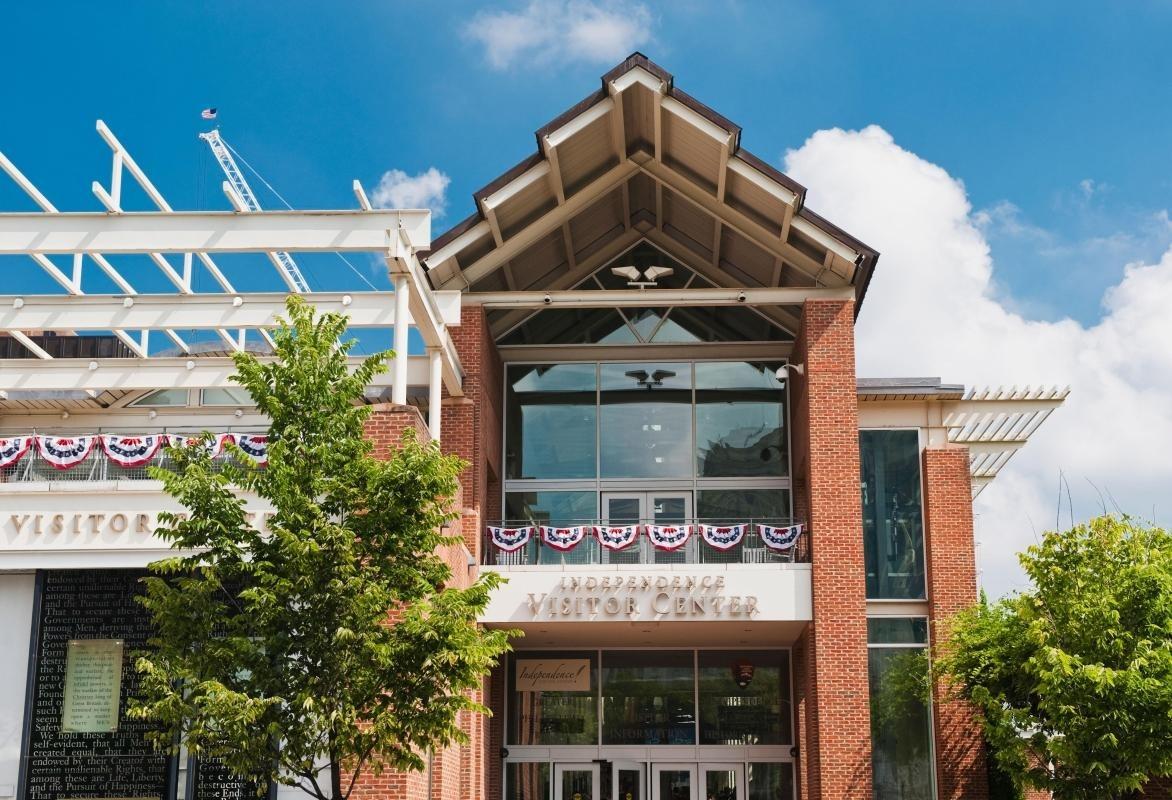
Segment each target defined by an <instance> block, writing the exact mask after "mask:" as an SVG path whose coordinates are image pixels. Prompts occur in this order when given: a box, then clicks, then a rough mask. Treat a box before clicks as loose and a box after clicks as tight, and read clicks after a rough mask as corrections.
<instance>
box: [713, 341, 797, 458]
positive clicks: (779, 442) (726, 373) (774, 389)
mask: <svg viewBox="0 0 1172 800" xmlns="http://www.w3.org/2000/svg"><path fill="white" fill-rule="evenodd" d="M777 366H778V365H777V364H751V363H748V362H743V361H742V362H716V363H697V364H696V459H697V463H696V474H697V476H699V477H702V478H729V477H782V476H784V475H787V474H788V473H789V464H788V461H789V455H788V446H787V442H786V435H785V408H784V405H783V401H784V399H785V392H784V390H783V387H782V384H781V383H780V382H779V381H778V380H777V376H776V374H775V371H776V369H777Z"/></svg>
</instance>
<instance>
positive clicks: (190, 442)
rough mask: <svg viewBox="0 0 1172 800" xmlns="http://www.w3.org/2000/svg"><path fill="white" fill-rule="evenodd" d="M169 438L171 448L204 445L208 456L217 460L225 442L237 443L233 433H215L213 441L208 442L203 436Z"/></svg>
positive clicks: (173, 436) (174, 436)
mask: <svg viewBox="0 0 1172 800" xmlns="http://www.w3.org/2000/svg"><path fill="white" fill-rule="evenodd" d="M168 438H169V439H170V442H171V447H196V446H198V445H203V447H204V449H206V450H207V452H208V456H209V457H211V458H215V457H216V456H218V455H219V454H220V451H221V450H223V449H224V442H233V441H236V436H235V434H231V433H213V434H212V437H211V439H209V440H206V441H205V440H204V438H203V435H202V434H196V435H193V436H180V435H176V434H171V435H170V436H169V437H168Z"/></svg>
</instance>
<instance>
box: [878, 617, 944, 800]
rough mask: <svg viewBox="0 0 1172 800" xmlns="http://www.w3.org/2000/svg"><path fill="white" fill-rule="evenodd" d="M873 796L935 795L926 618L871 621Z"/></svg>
mask: <svg viewBox="0 0 1172 800" xmlns="http://www.w3.org/2000/svg"><path fill="white" fill-rule="evenodd" d="M867 638H868V651H867V656H868V672H869V683H870V693H871V764H872V771H873V783H874V793H873V795H874V797H875V798H876V800H878V799H879V798H890V797H897V798H900V800H931V798H932V797H933V790H932V784H933V763H932V713H931V708H930V700H929V697H930V695H929V687H930V680H929V674H928V650H927V641H928V639H927V621H926V620H924V619H923V618H886V619H869V620H867Z"/></svg>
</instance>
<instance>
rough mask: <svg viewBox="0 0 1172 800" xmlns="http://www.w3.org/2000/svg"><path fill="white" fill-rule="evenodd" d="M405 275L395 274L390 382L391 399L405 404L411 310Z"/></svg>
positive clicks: (399, 403)
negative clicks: (392, 366)
mask: <svg viewBox="0 0 1172 800" xmlns="http://www.w3.org/2000/svg"><path fill="white" fill-rule="evenodd" d="M409 291H410V289H408V288H407V276H406V275H396V276H395V344H394V348H395V365H394V373H393V376H394V380H393V381H392V383H391V401H392V402H394V403H395V404H396V405H406V404H407V328H408V320H409V319H411V312H410V310H409V309H408V307H407V301H408V300H409V299H410V295H408V294H407V293H408V292H409Z"/></svg>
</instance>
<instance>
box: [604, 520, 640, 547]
mask: <svg viewBox="0 0 1172 800" xmlns="http://www.w3.org/2000/svg"><path fill="white" fill-rule="evenodd" d="M594 538H596V539H598V543H599V544H600V545H602V546H603V547H605V548H606V549H607V550H622V549H624V548H626V547H630V546H631V545H632V544H634V543H635V540H636V539H638V538H639V526H638V525H596V526H594Z"/></svg>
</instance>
